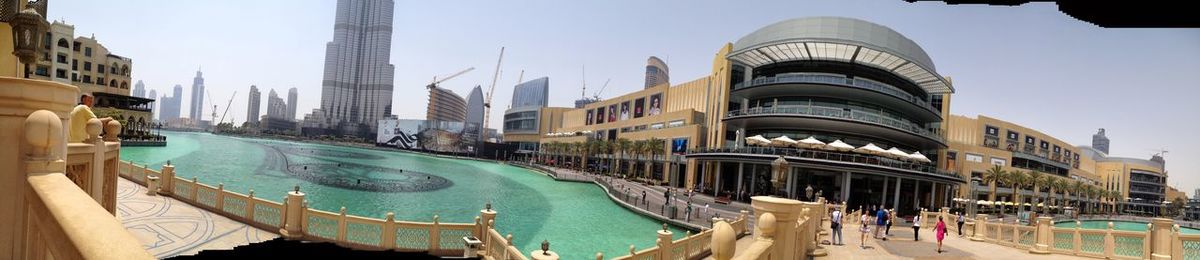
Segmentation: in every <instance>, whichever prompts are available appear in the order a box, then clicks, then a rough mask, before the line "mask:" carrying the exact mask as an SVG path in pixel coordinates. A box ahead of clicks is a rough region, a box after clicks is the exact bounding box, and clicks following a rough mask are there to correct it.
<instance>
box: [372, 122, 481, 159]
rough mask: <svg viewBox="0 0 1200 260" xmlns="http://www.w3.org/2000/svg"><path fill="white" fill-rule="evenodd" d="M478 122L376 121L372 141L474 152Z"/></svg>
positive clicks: (412, 146) (424, 148)
mask: <svg viewBox="0 0 1200 260" xmlns="http://www.w3.org/2000/svg"><path fill="white" fill-rule="evenodd" d="M479 130H480V126H479V124H474V123H463V122H439V121H426V120H417V119H385V120H379V129H378V134H377V135H376V138H375V143H376V144H378V145H383V146H392V147H396V148H400V149H407V150H419V151H433V152H441V153H473V152H475V148H476V145H477V140H479V134H480V131H479Z"/></svg>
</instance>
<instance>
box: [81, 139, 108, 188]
mask: <svg viewBox="0 0 1200 260" xmlns="http://www.w3.org/2000/svg"><path fill="white" fill-rule="evenodd" d="M103 126H104V125H103V124H102V123H101V121H100V119H96V118H92V119H91V120H88V122H87V133H88V139H87V140H86V141H84V142H87V143H90V144H92V145H93V146H94V148H95V149H94V150H93V151H92V160H91V165H92V169H91V171H92V173H91V174H92V176H91V179H92V183H91V184H92V187H91V188H90V189H88V190H91V192H89V193H90V195H92V199H95V200H96V202H97V203H101V204H100V205H104V204H103V203H104V202H103V200H104V152H105V150H108V149H107V148H106V146H105V145H104V139H102V138H101V137H100V132H101V130H100V129H101V128H102V127H103Z"/></svg>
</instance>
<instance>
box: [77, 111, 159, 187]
mask: <svg viewBox="0 0 1200 260" xmlns="http://www.w3.org/2000/svg"><path fill="white" fill-rule="evenodd" d="M93 126H94V127H93ZM101 127H103V124H102V123H101V122H100V119H96V118H92V119H91V120H88V123H87V132H88V136H90V137H89V138H88V141H87V142H89V143H91V144H92V145H93V147H94V148H95V149H94V150H93V151H92V160H91V161H90V162H89V164H91V165H92V169H91V171H92V173H91V176H90V177H91V179H92V180H91V186H92V187H90V188H88V190H90V191H91V192H89V193H90V194H89V195H92V199H95V200H96V202H97V203H100V205H104V201H103V200H104V152H105V151H106V150H108V148H107V146H106V145H104V139H102V138H101V137H100V128H101ZM93 130H95V132H93ZM142 181H145V180H142Z"/></svg>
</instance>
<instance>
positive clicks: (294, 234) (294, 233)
mask: <svg viewBox="0 0 1200 260" xmlns="http://www.w3.org/2000/svg"><path fill="white" fill-rule="evenodd" d="M192 193H193V194H195V192H192ZM284 207H285V209H284V222H283V228H281V229H279V234H280V235H281V236H283V238H286V239H293V240H294V239H300V238H302V237H304V231H303V229H301V226H300V223H301V220H303V219H304V193H303V192H300V186H296V188H295V190H292V191H289V192H288V194H287V199H286V200H284Z"/></svg>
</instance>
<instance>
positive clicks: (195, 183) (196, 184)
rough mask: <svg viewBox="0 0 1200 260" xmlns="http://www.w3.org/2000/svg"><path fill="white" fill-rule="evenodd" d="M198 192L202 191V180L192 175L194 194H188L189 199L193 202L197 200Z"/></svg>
mask: <svg viewBox="0 0 1200 260" xmlns="http://www.w3.org/2000/svg"><path fill="white" fill-rule="evenodd" d="M197 193H200V180H199V179H196V177H192V194H191V195H189V196H188V199H189V200H191V201H192V202H196V194H197Z"/></svg>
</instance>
